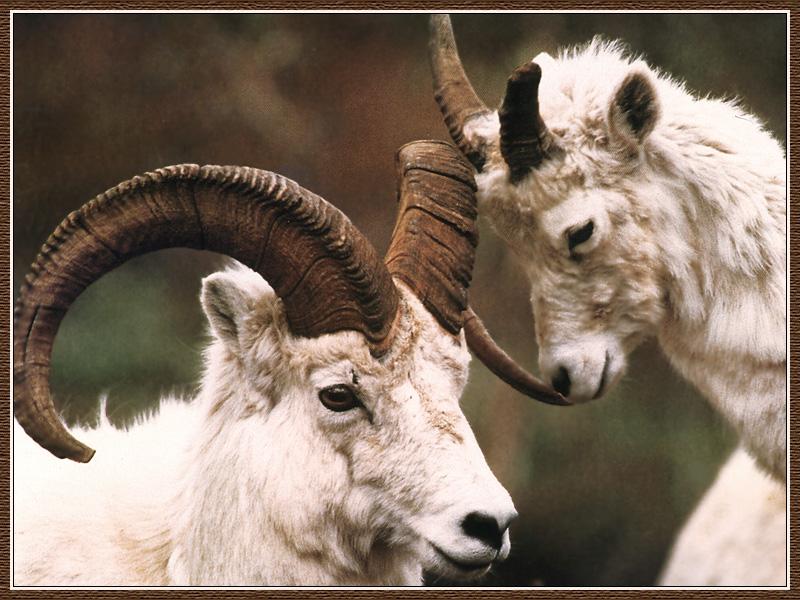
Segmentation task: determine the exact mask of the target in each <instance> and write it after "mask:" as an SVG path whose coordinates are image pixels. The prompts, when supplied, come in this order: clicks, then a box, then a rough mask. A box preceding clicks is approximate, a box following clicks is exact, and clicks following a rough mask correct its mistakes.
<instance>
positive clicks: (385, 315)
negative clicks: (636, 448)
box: [13, 142, 557, 586]
mask: <svg viewBox="0 0 800 600" xmlns="http://www.w3.org/2000/svg"><path fill="white" fill-rule="evenodd" d="M397 160H398V172H399V174H400V175H401V176H402V182H401V186H400V210H399V216H398V221H397V225H396V227H395V231H394V234H393V236H392V243H391V246H390V249H389V251H388V254H387V257H386V260H385V264H383V263H382V262H381V261H380V259H379V258H378V256H377V254H376V253H375V251H374V249H373V248H372V246H371V245H370V244H369V242H367V240H366V239H365V238H363V236H362V235H361V234H360V232H358V231H357V230H356V228H355V227H354V226H353V225H352V224H351V223H350V222H349V221H348V220H347V218H346V217H345V216H344V215H343V214H341V213H340V212H339V211H338V210H337V209H335V208H334V207H333V206H331V205H329V204H328V203H327V202H325V201H324V200H323V199H322V198H320V197H318V196H315V195H314V194H312V193H310V192H308V191H307V190H304V189H303V188H301V187H300V186H299V185H297V184H295V183H294V182H292V181H290V180H288V179H285V178H283V177H281V176H279V175H276V174H274V173H269V172H266V171H260V170H256V169H251V168H246V167H213V166H206V167H198V166H196V165H179V166H175V167H166V168H163V169H159V170H157V171H155V172H152V173H147V174H146V175H143V176H140V177H136V178H134V179H132V180H130V181H128V182H125V183H123V184H120V185H119V186H117V187H115V188H113V189H111V190H109V191H108V192H106V193H104V194H102V195H100V196H98V197H97V198H96V199H94V200H92V201H91V202H89V203H87V204H86V205H84V206H83V207H82V208H81V209H79V210H77V211H75V212H73V213H72V214H70V215H69V216H68V217H67V219H66V220H65V221H64V222H63V223H62V224H61V225H60V226H59V227H58V228H57V229H56V231H55V232H54V233H53V235H52V236H51V237H50V239H49V240H48V241H47V243H46V244H45V245H44V246H43V248H42V251H41V253H40V254H39V257H38V258H37V260H36V262H35V263H34V265H33V267H32V269H31V272H30V273H29V275H28V276H27V278H26V282H25V284H24V286H23V290H22V294H21V297H20V299H19V301H18V303H17V307H16V310H15V339H14V406H15V415H16V418H17V420H18V421H19V424H20V425H21V427H22V428H24V430H25V432H27V434H28V435H29V436H30V437H31V438H32V439H33V440H35V441H36V442H37V443H38V444H40V445H41V446H43V447H44V448H46V449H47V450H49V451H50V452H51V453H53V454H55V455H56V456H58V457H61V458H64V457H66V458H70V459H73V460H74V461H76V462H74V463H73V462H69V461H65V462H61V461H57V460H54V459H53V457H52V456H50V455H49V454H47V453H46V452H44V451H42V450H41V448H39V447H38V446H36V445H35V444H34V443H33V441H31V440H30V439H29V438H28V437H27V436H26V435H25V434H24V433H23V432H22V429H21V428H19V427H18V428H17V429H16V430H15V436H14V443H15V454H14V472H15V480H14V483H15V486H14V492H15V503H14V513H13V518H14V520H13V527H14V580H13V583H14V584H15V585H92V586H94V585H142V584H145V585H228V584H246V585H264V584H271V585H287V584H291V585H297V584H317V585H333V584H335V585H375V584H384V585H386V584H394V585H399V584H419V583H421V578H422V572H423V569H429V570H431V571H432V572H433V573H434V574H438V575H446V576H448V577H451V578H471V577H476V576H479V575H481V574H483V573H485V572H486V571H487V570H488V569H489V568H490V566H491V565H492V564H493V562H495V561H499V560H503V559H504V558H505V557H506V556H507V555H508V552H509V534H508V525H509V523H510V521H511V520H512V519H513V518H514V517H515V516H516V512H515V510H514V505H513V503H512V501H511V498H510V497H509V495H508V493H507V492H506V490H505V489H504V488H503V487H502V486H501V484H500V483H499V482H498V481H497V480H496V479H495V477H494V476H493V475H492V473H491V471H490V470H489V467H488V466H487V464H486V462H485V460H484V458H483V456H482V454H481V451H480V449H479V448H478V445H477V443H476V441H475V438H474V436H473V433H472V431H471V430H470V428H469V425H468V424H467V421H466V419H465V417H464V415H463V413H462V412H461V410H460V408H459V405H458V399H459V396H460V394H461V392H462V390H463V388H464V385H465V384H466V380H467V366H468V362H469V355H468V353H467V350H466V346H465V340H464V334H463V333H462V331H461V330H462V328H463V326H464V321H465V319H466V318H470V313H469V312H465V310H467V295H466V294H467V288H468V285H469V282H470V278H471V272H472V265H473V260H474V250H475V246H476V244H477V233H476V228H475V218H476V216H477V210H476V206H475V198H474V185H475V184H474V179H473V176H472V169H471V167H470V166H469V165H468V164H467V163H466V162H465V161H463V159H462V158H461V156H460V154H459V152H458V151H457V149H455V148H454V147H452V146H451V145H449V144H445V143H442V142H417V143H414V144H410V145H407V146H405V147H403V148H402V149H401V150H400V151H399V153H398V159H397ZM175 246H184V247H191V248H205V249H209V250H213V251H217V252H220V253H223V254H226V255H228V256H230V257H232V258H234V259H236V260H238V261H240V262H241V263H243V264H244V265H246V267H239V268H234V269H232V270H228V271H224V272H221V273H216V274H213V275H211V276H209V277H207V278H206V279H204V281H203V289H202V295H201V300H202V305H203V308H204V311H205V313H206V316H207V317H208V321H209V325H210V330H211V333H212V336H213V341H212V343H211V344H210V346H209V347H208V349H207V350H206V353H205V375H204V377H203V380H202V386H201V389H200V391H199V393H198V396H197V397H196V398H195V399H194V400H193V401H192V402H190V403H185V402H180V401H176V400H172V401H170V400H167V401H164V402H163V403H162V406H161V409H160V412H158V414H156V415H155V416H151V417H147V418H143V419H142V420H141V421H140V422H139V423H137V424H135V425H133V426H132V427H131V428H130V429H129V430H128V431H121V430H116V429H114V428H113V427H111V426H110V425H108V424H107V423H102V424H101V425H100V427H98V428H97V429H94V430H85V429H80V430H77V431H76V434H77V435H78V436H81V437H85V438H86V439H89V440H91V441H92V442H93V443H94V444H96V446H97V448H98V449H99V452H98V453H97V457H96V458H95V459H94V460H93V461H92V462H91V463H89V464H88V465H81V464H78V462H86V461H89V460H90V459H91V458H92V456H93V454H94V450H92V449H91V448H89V447H88V446H85V445H84V444H83V443H81V442H79V441H77V440H76V439H75V438H74V437H73V436H72V435H71V434H70V433H69V432H68V431H67V430H66V429H65V428H64V426H63V425H62V423H61V421H60V420H59V417H58V415H57V413H56V412H55V409H54V407H53V402H52V400H51V398H50V391H49V383H48V378H49V364H50V352H51V347H52V344H53V339H54V337H55V334H56V331H57V329H58V324H59V322H60V320H61V318H62V317H63V315H64V314H65V313H66V311H67V309H68V307H69V305H70V303H71V302H72V301H73V300H74V299H75V298H76V297H77V296H78V295H79V294H80V293H81V291H82V290H83V289H85V288H86V286H88V285H89V284H90V283H91V282H92V281H94V280H96V279H97V278H99V277H101V276H102V275H103V273H105V272H107V271H109V270H110V269H113V268H114V267H116V266H118V265H119V264H121V263H122V262H124V261H125V260H127V259H128V258H130V257H132V256H136V255H138V254H141V253H144V252H148V251H152V250H156V249H161V248H167V247H175ZM247 267H249V268H247ZM250 269H252V270H250ZM265 280H266V281H265ZM267 281H268V282H269V285H268V284H267ZM270 286H272V287H270ZM470 320H473V319H471V318H470ZM476 335H478V334H473V337H475V336H476ZM478 337H479V336H478ZM476 339H477V338H476ZM482 342H483V345H484V346H486V347H491V346H492V342H491V340H490V339H488V338H487V339H483V340H482ZM498 352H499V350H498V351H497V352H496V354H497V355H498V356H500V354H498ZM490 354H491V352H490ZM494 368H496V369H499V370H502V369H503V365H502V364H501V365H500V366H497V365H495V367H494ZM543 389H545V391H546V388H543ZM553 396H554V398H555V397H557V395H555V394H553Z"/></svg>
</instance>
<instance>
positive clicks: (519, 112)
mask: <svg viewBox="0 0 800 600" xmlns="http://www.w3.org/2000/svg"><path fill="white" fill-rule="evenodd" d="M541 79H542V69H541V68H540V67H539V65H537V64H536V63H534V62H530V63H527V64H525V65H522V66H521V67H517V68H516V69H515V70H514V72H513V73H512V74H511V77H509V78H508V83H507V85H506V95H505V98H503V104H502V106H501V107H500V111H499V116H500V153H501V154H502V155H503V159H505V161H506V164H507V165H508V168H509V172H510V177H511V182H512V183H517V182H518V181H519V180H521V179H522V178H523V177H524V176H525V175H527V174H528V172H529V171H530V170H531V169H534V168H536V167H538V166H539V165H540V164H541V163H542V161H543V160H544V159H545V158H547V157H548V156H550V154H551V153H553V152H554V151H555V150H556V145H555V142H554V140H553V136H552V135H551V134H550V131H549V130H548V129H547V126H546V125H545V123H544V121H543V120H542V116H541V114H539V82H540V81H541Z"/></svg>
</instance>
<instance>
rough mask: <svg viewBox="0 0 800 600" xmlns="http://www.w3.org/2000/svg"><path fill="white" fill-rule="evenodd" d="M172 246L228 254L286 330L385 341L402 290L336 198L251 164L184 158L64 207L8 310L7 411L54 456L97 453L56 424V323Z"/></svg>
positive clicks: (380, 345)
mask: <svg viewBox="0 0 800 600" xmlns="http://www.w3.org/2000/svg"><path fill="white" fill-rule="evenodd" d="M172 247H186V248H196V249H205V250H211V251H215V252H220V253H222V254H226V255H228V256H230V257H232V258H235V259H236V260H238V261H240V262H242V263H244V264H246V265H248V266H249V267H251V268H252V269H254V270H255V271H257V272H259V273H260V274H261V275H262V276H263V277H264V278H265V279H266V280H267V281H269V283H270V284H271V285H272V287H273V289H274V290H275V292H276V293H277V294H278V295H279V296H280V297H281V298H283V300H284V302H285V307H286V315H287V319H288V323H289V327H290V328H291V330H292V331H293V332H294V333H295V334H297V335H301V336H307V337H314V336H317V335H320V334H323V333H332V332H335V331H340V330H344V329H353V330H356V331H360V332H361V333H362V334H364V336H365V337H366V338H367V340H368V342H369V344H370V347H371V349H372V351H373V354H375V355H378V356H379V355H381V354H382V353H383V352H385V351H386V349H387V347H388V343H389V342H388V340H389V333H390V330H391V327H392V323H393V321H394V318H395V315H396V311H397V303H398V297H397V290H396V288H395V287H394V283H393V281H392V279H391V276H390V275H389V272H388V271H387V270H386V267H385V266H384V265H383V264H382V262H381V260H380V259H379V258H378V256H377V255H376V253H375V251H374V249H373V247H372V246H371V245H370V243H369V242H368V241H367V240H366V239H365V238H364V237H363V236H362V235H361V234H360V233H359V232H358V230H356V228H355V227H354V226H353V225H352V224H351V223H350V221H349V220H348V219H347V218H346V217H345V216H344V215H343V214H342V213H341V212H339V211H338V210H337V209H336V208H334V207H333V206H331V205H330V204H328V203H327V202H325V201H324V200H323V199H322V198H320V197H319V196H316V195H314V194H312V193H311V192H309V191H307V190H305V189H303V188H302V187H300V186H299V185H297V184H296V183H294V182H293V181H291V180H289V179H286V178H284V177H281V176H280V175H276V174H274V173H269V172H266V171H260V170H257V169H250V168H247V167H217V166H205V167H199V166H197V165H179V166H173V167H165V168H163V169H159V170H157V171H155V172H152V173H147V174H145V175H142V176H139V177H135V178H133V179H131V180H130V181H126V182H125V183H122V184H120V185H118V186H117V187H115V188H113V189H111V190H109V191H107V192H105V193H104V194H101V195H100V196H97V197H96V198H95V199H94V200H92V201H90V202H88V203H87V204H85V205H84V206H82V207H81V208H80V209H79V210H77V211H75V212H73V213H71V214H70V215H69V216H68V217H67V218H66V219H65V220H64V221H63V222H62V223H61V224H60V225H59V226H58V228H57V229H56V230H55V232H54V233H53V234H52V235H51V236H50V238H49V239H48V240H47V242H46V243H45V244H44V246H43V247H42V250H41V252H40V253H39V256H38V257H37V259H36V261H35V262H34V264H33V266H32V267H31V271H30V273H29V274H28V275H27V277H26V279H25V283H24V285H23V288H22V294H21V296H20V299H19V301H18V302H17V305H16V309H15V313H14V325H15V334H14V411H15V415H16V418H17V420H18V421H19V423H20V424H21V425H22V427H23V428H24V429H25V431H26V432H27V433H28V435H30V436H31V437H32V438H33V439H34V440H36V441H37V442H38V443H39V444H40V445H42V446H43V447H45V448H46V449H48V450H50V452H52V453H53V454H55V455H56V456H58V457H60V458H71V459H73V460H76V461H82V462H86V461H88V460H90V459H91V457H92V455H93V454H94V451H93V450H92V449H90V448H88V447H87V446H85V445H83V444H82V443H80V442H79V441H78V440H76V439H75V438H73V437H72V436H71V435H70V434H69V433H68V432H67V430H66V429H65V428H64V426H63V425H62V423H61V421H60V420H59V418H58V415H57V414H56V411H55V408H54V407H53V402H52V399H51V397H50V386H49V372H50V354H51V350H52V346H53V341H54V338H55V335H56V332H57V330H58V326H59V323H60V322H61V319H62V317H63V316H64V314H65V313H66V311H67V309H68V308H69V306H70V304H71V303H72V301H73V300H74V299H75V298H77V296H78V295H79V294H80V293H81V292H82V291H83V290H84V289H85V288H86V287H87V286H88V285H89V284H91V283H92V282H93V281H95V280H96V279H98V278H99V277H100V276H102V275H103V274H104V273H106V272H108V271H110V270H111V269H113V268H115V267H117V266H118V265H120V264H122V263H123V262H125V261H126V260H128V259H129V258H132V257H134V256H137V255H140V254H144V253H146V252H150V251H153V250H158V249H162V248H172Z"/></svg>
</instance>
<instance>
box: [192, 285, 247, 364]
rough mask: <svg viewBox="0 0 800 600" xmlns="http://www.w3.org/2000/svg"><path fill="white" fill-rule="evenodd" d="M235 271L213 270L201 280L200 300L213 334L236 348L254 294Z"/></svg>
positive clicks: (237, 347)
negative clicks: (214, 271)
mask: <svg viewBox="0 0 800 600" xmlns="http://www.w3.org/2000/svg"><path fill="white" fill-rule="evenodd" d="M243 283H244V282H243V281H242V277H241V276H240V275H239V274H237V273H230V272H222V273H214V274H212V275H209V276H208V277H206V278H205V279H203V290H202V292H201V293H200V301H201V303H202V304H203V311H204V312H205V313H206V317H207V318H208V322H209V324H210V325H211V330H212V331H213V333H214V335H215V336H216V337H217V338H218V339H220V340H221V341H223V342H225V343H226V344H228V345H229V346H232V347H234V348H235V349H237V350H238V349H239V333H240V332H241V328H242V325H243V323H244V319H245V317H246V316H247V315H248V314H250V313H251V312H252V311H253V308H254V306H255V302H256V297H255V296H254V294H253V290H252V289H250V288H249V286H247V285H243Z"/></svg>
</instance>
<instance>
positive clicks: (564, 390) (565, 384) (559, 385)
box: [553, 367, 570, 398]
mask: <svg viewBox="0 0 800 600" xmlns="http://www.w3.org/2000/svg"><path fill="white" fill-rule="evenodd" d="M569 383H570V381H569V372H568V371H567V370H566V369H565V368H564V367H558V373H556V375H555V377H553V389H554V390H555V391H557V392H558V393H559V394H561V395H562V396H564V397H565V398H566V397H567V396H569Z"/></svg>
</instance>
